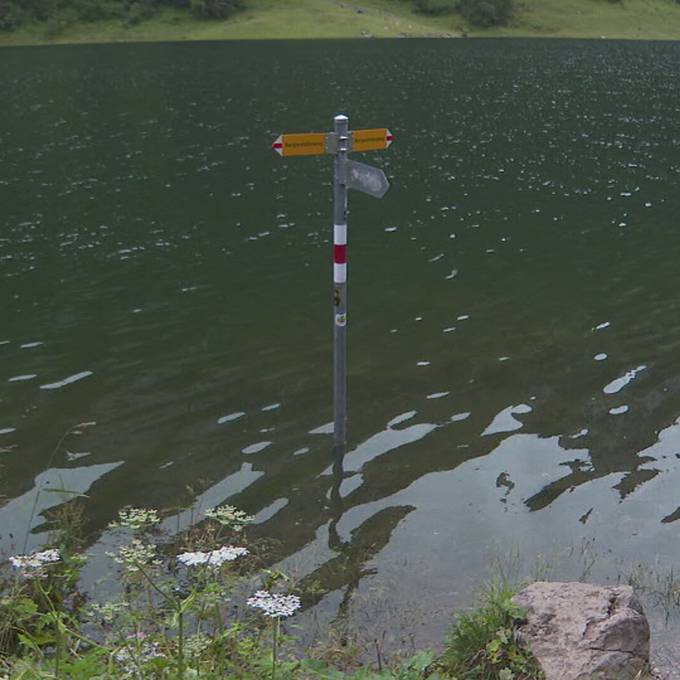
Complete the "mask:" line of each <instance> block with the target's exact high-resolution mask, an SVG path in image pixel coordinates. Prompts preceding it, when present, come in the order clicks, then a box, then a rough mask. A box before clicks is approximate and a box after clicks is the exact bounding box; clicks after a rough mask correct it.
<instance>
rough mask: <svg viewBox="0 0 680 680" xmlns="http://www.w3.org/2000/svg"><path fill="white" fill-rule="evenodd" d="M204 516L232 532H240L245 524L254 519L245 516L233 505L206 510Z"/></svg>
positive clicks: (250, 516)
mask: <svg viewBox="0 0 680 680" xmlns="http://www.w3.org/2000/svg"><path fill="white" fill-rule="evenodd" d="M205 516H206V517H208V518H209V519H212V520H214V521H215V522H217V523H218V524H221V525H222V526H223V527H231V528H232V529H234V531H240V530H241V529H243V527H244V526H245V525H246V524H250V523H251V522H253V521H254V519H255V517H253V516H252V515H247V514H246V513H245V512H243V510H239V509H238V508H235V507H234V506H233V505H220V506H218V507H216V508H212V509H210V510H206V511H205Z"/></svg>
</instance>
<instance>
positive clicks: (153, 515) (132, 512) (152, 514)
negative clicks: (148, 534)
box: [109, 508, 161, 531]
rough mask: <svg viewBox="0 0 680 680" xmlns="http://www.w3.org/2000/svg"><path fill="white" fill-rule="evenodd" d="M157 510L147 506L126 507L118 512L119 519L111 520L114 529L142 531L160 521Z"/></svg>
mask: <svg viewBox="0 0 680 680" xmlns="http://www.w3.org/2000/svg"><path fill="white" fill-rule="evenodd" d="M160 521H161V520H160V517H159V516H158V512H157V511H156V510H150V509H147V508H125V509H123V510H121V511H120V512H119V513H118V521H117V522H111V523H110V524H109V526H110V527H111V528H112V529H134V530H135V531H140V530H142V529H148V528H150V527H152V526H154V525H156V524H159V523H160Z"/></svg>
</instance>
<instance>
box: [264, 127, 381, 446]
mask: <svg viewBox="0 0 680 680" xmlns="http://www.w3.org/2000/svg"><path fill="white" fill-rule="evenodd" d="M393 141H394V137H393V135H392V133H391V132H390V131H389V130H388V129H387V128H374V129H370V130H353V131H351V130H350V129H349V119H348V118H347V116H343V115H339V116H335V119H334V128H333V132H310V133H307V134H284V135H279V137H277V138H276V140H275V141H274V143H273V144H272V148H273V149H274V151H276V153H278V154H279V155H280V156H283V157H284V158H285V157H288V156H320V155H324V154H331V155H334V156H335V176H334V182H333V288H334V291H333V423H334V428H333V436H334V441H335V446H336V448H338V449H341V448H344V446H345V444H346V442H347V192H348V190H349V189H354V190H356V191H361V192H363V193H365V194H369V195H370V196H375V197H376V198H382V197H383V196H384V195H385V194H386V193H387V190H388V189H389V188H390V183H389V182H388V181H387V177H385V173H384V172H383V171H382V170H380V168H374V167H373V166H371V165H366V164H365V163H357V162H356V161H351V160H349V159H348V158H347V154H348V153H350V152H352V151H354V152H361V151H382V150H384V149H388V148H389V147H390V145H391V144H392V142H393Z"/></svg>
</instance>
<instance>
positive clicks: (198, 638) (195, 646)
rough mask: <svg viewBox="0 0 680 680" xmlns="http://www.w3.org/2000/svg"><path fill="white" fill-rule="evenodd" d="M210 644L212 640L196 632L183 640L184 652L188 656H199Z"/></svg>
mask: <svg viewBox="0 0 680 680" xmlns="http://www.w3.org/2000/svg"><path fill="white" fill-rule="evenodd" d="M211 644H212V640H211V639H210V638H209V637H208V636H207V635H204V634H203V633H196V635H190V636H189V637H188V638H187V639H186V640H185V641H184V653H185V654H186V655H187V656H190V657H194V658H196V657H200V656H202V654H203V652H205V650H206V649H208V647H210V645H211Z"/></svg>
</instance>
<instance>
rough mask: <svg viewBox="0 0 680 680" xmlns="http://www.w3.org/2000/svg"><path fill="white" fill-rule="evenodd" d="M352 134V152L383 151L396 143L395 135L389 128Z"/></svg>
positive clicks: (357, 131)
mask: <svg viewBox="0 0 680 680" xmlns="http://www.w3.org/2000/svg"><path fill="white" fill-rule="evenodd" d="M350 134H351V136H352V149H351V150H352V151H383V150H384V149H389V148H390V144H392V142H393V141H394V135H393V134H392V133H391V132H390V131H389V130H388V129H387V128H375V129H372V130H354V131H352V132H351V133H350Z"/></svg>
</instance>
